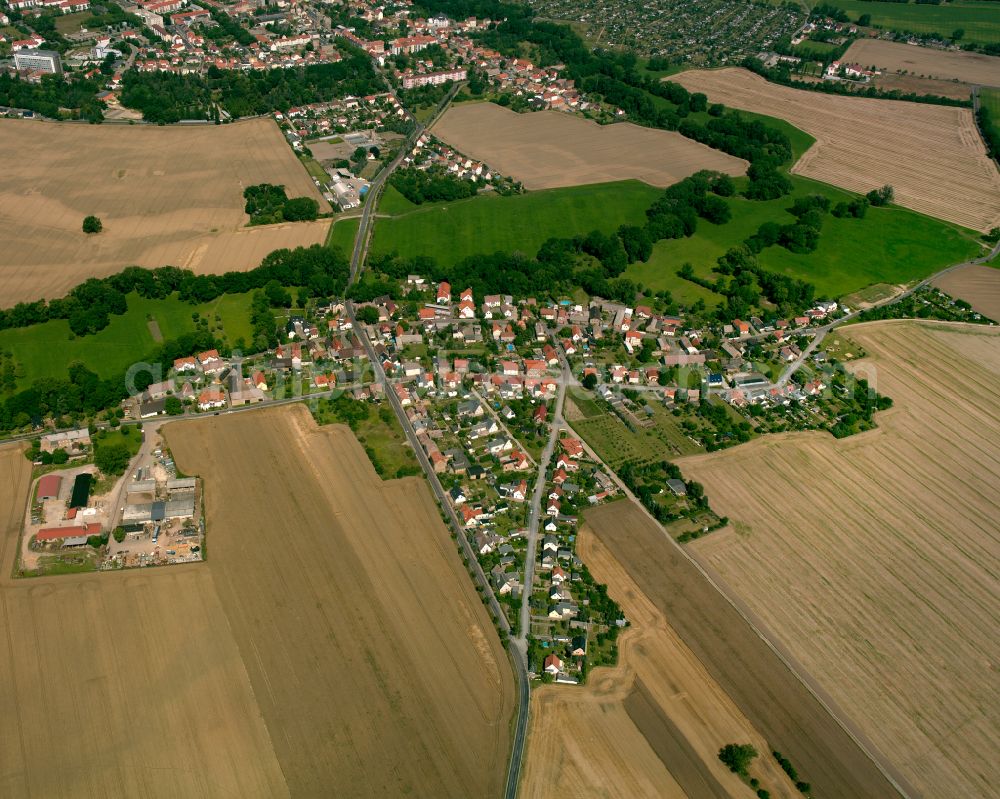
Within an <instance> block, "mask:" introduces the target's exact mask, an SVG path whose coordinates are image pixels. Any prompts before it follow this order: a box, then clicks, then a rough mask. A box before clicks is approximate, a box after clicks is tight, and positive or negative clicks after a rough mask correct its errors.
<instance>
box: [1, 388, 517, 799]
mask: <svg viewBox="0 0 1000 799" xmlns="http://www.w3.org/2000/svg"><path fill="white" fill-rule="evenodd" d="M165 432H166V437H167V441H168V442H169V444H170V446H171V448H172V450H173V453H174V455H175V457H176V459H177V463H178V465H179V467H180V468H181V469H183V470H184V471H185V472H186V473H189V474H195V473H197V474H200V475H201V476H202V477H203V478H204V479H205V484H206V495H205V501H206V513H207V522H208V531H209V532H208V539H207V541H208V549H209V557H208V561H207V562H206V563H204V564H198V565H194V566H191V567H188V566H182V567H166V568H162V569H156V570H147V571H142V572H130V573H123V572H116V573H105V574H86V575H75V576H60V577H52V578H40V579H37V580H27V581H11V579H10V578H9V577H5V578H3V579H2V580H0V603H2V607H3V614H2V615H0V625H2V626H3V628H4V629H3V633H4V635H3V636H2V637H0V642H2V645H0V663H2V664H3V665H2V669H3V672H4V674H5V675H6V679H5V680H3V681H2V682H0V708H2V709H3V713H2V714H0V741H2V742H3V744H4V745H3V746H0V795H2V796H4V797H25V796H38V797H42V796H44V797H67V799H69V798H70V797H85V798H86V797H93V798H94V799H97V797H104V796H113V797H134V796H144V797H164V798H165V799H166V797H219V796H240V797H281V796H307V797H312V796H378V797H385V796H403V795H411V796H453V797H465V796H495V795H499V794H500V792H501V788H502V785H503V780H504V776H505V771H506V765H507V757H508V750H509V746H510V725H509V722H510V718H511V714H512V712H513V691H514V687H513V681H512V675H511V670H510V665H509V661H508V660H507V658H506V655H505V653H504V651H503V648H502V647H501V646H500V643H499V641H498V639H497V636H496V634H495V632H494V631H493V630H492V627H491V625H490V622H489V618H488V615H487V613H486V611H485V609H484V607H483V606H482V604H481V602H480V601H479V599H478V596H477V595H476V593H475V591H474V589H473V587H472V583H471V581H470V580H469V578H468V576H467V575H466V574H465V572H464V570H463V568H462V566H461V561H460V559H459V558H458V556H457V554H456V552H455V550H454V544H453V542H452V541H451V539H450V538H449V536H448V533H447V529H446V528H445V527H444V525H443V524H442V522H441V520H440V517H439V515H438V513H437V510H436V507H435V505H434V502H433V500H432V498H431V496H430V493H429V492H428V490H427V488H426V486H425V485H424V484H423V483H422V482H421V481H419V480H416V479H405V480H398V481H390V482H381V481H380V480H379V478H378V477H377V476H376V475H375V473H374V470H373V469H372V468H371V466H370V464H369V462H368V459H367V457H366V456H365V454H364V451H363V450H362V449H361V447H360V445H359V444H358V443H357V441H356V439H355V438H354V436H353V435H352V434H351V433H350V431H349V430H347V428H341V427H330V428H317V427H316V426H315V424H314V423H313V421H312V418H311V417H310V416H309V414H308V412H307V411H306V410H305V409H304V408H302V407H301V406H291V407H286V408H283V409H274V410H266V411H262V412H258V413H253V414H239V415H233V416H229V417H225V416H223V417H218V418H216V417H213V418H208V419H204V420H198V421H193V422H182V423H178V424H174V425H172V426H168V427H167V428H165ZM28 477H29V464H28V463H27V461H26V460H25V459H24V458H23V456H22V455H21V454H20V452H19V451H18V450H17V449H16V448H12V447H5V448H0V533H2V536H3V537H2V539H0V545H2V548H3V549H2V557H3V560H2V562H3V574H4V575H9V574H10V570H11V558H12V555H13V550H14V547H15V544H16V541H17V532H18V531H17V519H18V518H19V517H20V514H21V513H22V512H23V508H24V502H25V494H26V492H27V488H28Z"/></svg>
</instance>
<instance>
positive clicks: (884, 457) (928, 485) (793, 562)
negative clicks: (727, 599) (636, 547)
mask: <svg viewBox="0 0 1000 799" xmlns="http://www.w3.org/2000/svg"><path fill="white" fill-rule="evenodd" d="M850 337H851V339H852V340H853V341H855V342H857V343H858V344H860V345H861V346H862V347H864V349H865V351H866V352H867V353H868V355H869V356H870V357H869V358H867V359H865V360H862V361H858V362H855V363H854V364H852V366H851V369H852V370H853V371H855V372H857V373H860V374H866V375H867V376H868V377H869V379H870V380H872V382H873V385H875V386H877V390H878V391H879V392H880V393H882V394H885V395H888V396H890V397H892V398H893V400H894V401H895V405H894V407H893V408H892V409H891V410H890V411H887V412H884V413H881V414H879V417H878V420H877V421H878V429H877V430H873V431H871V432H869V433H865V434H863V435H859V436H853V437H851V438H849V439H844V440H841V441H837V440H835V439H833V438H832V437H830V436H829V435H826V434H825V433H794V434H788V435H781V436H768V437H764V438H762V439H759V440H757V441H754V442H751V443H750V444H747V445H744V446H741V447H737V448H734V449H732V450H728V451H726V452H724V453H719V454H716V455H711V456H701V455H698V456H694V457H693V458H690V459H683V460H681V461H679V462H678V463H679V465H680V466H681V468H682V469H683V470H684V474H685V475H686V476H689V477H690V478H691V479H695V480H698V481H699V482H701V483H702V484H703V485H704V486H705V490H706V492H707V493H708V494H709V495H710V496H711V497H712V505H713V507H714V508H716V510H717V511H718V512H719V513H725V514H727V515H728V516H729V517H730V519H732V520H733V523H734V529H733V530H730V531H726V532H722V533H713V534H712V535H711V536H706V537H705V538H703V539H700V540H699V541H697V542H696V543H694V544H692V545H691V550H690V551H693V552H694V553H696V556H697V558H698V559H699V560H700V561H701V562H702V563H703V564H705V565H707V566H709V567H710V568H711V569H712V570H713V572H715V573H716V574H717V575H719V577H720V578H721V580H723V581H724V583H725V584H726V585H728V586H729V588H730V589H731V590H732V591H733V592H734V593H735V594H736V595H737V596H738V597H739V599H740V600H741V601H743V602H745V603H746V605H747V606H749V608H750V610H751V611H752V612H753V613H754V614H756V615H757V616H759V617H760V618H761V619H762V620H763V623H764V624H765V625H766V627H767V628H768V629H770V630H771V631H772V632H773V633H774V634H775V635H776V637H777V638H778V640H780V641H781V642H782V644H783V645H784V646H785V647H787V649H788V650H789V651H790V652H791V654H792V656H793V657H795V658H796V659H797V660H798V661H799V662H801V663H802V664H803V666H804V667H805V669H806V670H807V671H808V673H809V674H810V675H812V677H813V678H815V680H816V681H817V682H818V683H819V684H820V685H821V686H822V687H823V688H824V689H825V690H826V691H827V692H828V693H829V694H830V695H831V696H832V697H833V699H834V701H836V702H837V704H839V705H840V707H842V708H843V709H844V710H845V711H846V713H847V714H848V715H849V716H850V717H851V718H852V719H853V720H854V721H855V722H856V723H857V725H858V726H859V727H860V728H861V730H863V731H864V733H865V734H866V735H867V736H868V737H869V738H870V739H871V740H872V741H873V742H874V743H875V745H876V746H877V747H878V748H879V749H880V750H881V751H882V752H883V753H884V754H885V755H886V756H887V757H888V758H889V760H890V761H891V762H892V763H894V764H895V766H896V767H897V769H898V770H899V771H901V772H902V773H903V774H904V775H905V777H906V779H907V780H908V781H909V782H910V783H912V784H913V785H914V786H915V787H916V789H917V792H918V793H919V794H920V795H922V796H962V797H987V796H993V795H995V792H996V791H995V789H996V785H997V784H998V782H1000V767H998V763H997V760H996V758H995V757H994V756H993V755H994V750H995V742H996V740H997V736H998V733H1000V706H998V705H997V703H996V702H994V701H992V699H991V697H993V696H994V695H995V693H996V691H995V688H996V669H995V667H994V664H996V663H997V662H1000V642H998V639H997V636H996V631H997V629H998V625H1000V581H998V576H997V571H996V568H995V566H996V562H997V552H998V551H1000V549H998V548H1000V522H998V517H997V513H996V509H997V507H998V505H1000V411H998V406H997V402H996V397H997V395H998V393H1000V346H998V345H1000V331H998V330H997V329H995V328H994V329H990V328H984V327H981V326H965V325H954V324H951V325H950V324H943V323H916V322H895V321H893V322H876V323H872V324H868V325H858V326H855V327H852V328H851V330H850Z"/></svg>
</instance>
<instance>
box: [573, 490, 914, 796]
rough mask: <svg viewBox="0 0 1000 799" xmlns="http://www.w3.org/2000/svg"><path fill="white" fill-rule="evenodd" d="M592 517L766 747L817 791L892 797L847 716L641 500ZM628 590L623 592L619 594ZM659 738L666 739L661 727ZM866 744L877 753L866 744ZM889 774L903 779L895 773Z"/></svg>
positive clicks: (588, 517)
mask: <svg viewBox="0 0 1000 799" xmlns="http://www.w3.org/2000/svg"><path fill="white" fill-rule="evenodd" d="M714 501H715V500H714V497H713V502H714ZM586 520H587V525H588V527H589V528H590V529H591V530H592V532H593V533H594V535H595V536H596V538H597V539H598V540H599V542H600V543H601V544H602V545H603V546H604V547H606V548H607V551H608V552H609V553H610V555H611V556H612V557H613V558H614V559H615V560H616V561H617V562H618V563H620V564H621V565H622V568H624V569H625V570H626V571H627V573H628V575H629V577H630V579H631V580H632V581H634V584H635V586H637V587H638V589H639V591H641V592H642V594H644V595H645V596H646V597H647V598H648V600H649V602H650V603H651V604H652V605H653V606H654V607H655V608H656V610H657V611H658V612H659V613H660V614H661V615H662V616H663V617H664V618H665V619H666V620H667V622H668V623H669V625H670V626H671V627H672V628H673V629H674V630H675V631H676V634H677V636H678V637H679V638H680V640H681V641H682V642H683V644H684V646H686V647H687V648H688V649H690V651H691V652H692V653H693V654H694V656H695V657H696V658H697V659H698V660H699V661H700V663H701V665H702V666H703V667H704V669H705V671H706V672H707V673H708V674H709V675H710V677H711V678H712V679H713V680H714V681H715V682H716V683H718V685H719V686H720V687H721V689H722V691H724V692H725V694H726V695H728V697H729V698H730V700H731V701H732V702H733V703H734V704H735V706H736V707H737V708H739V710H740V712H741V713H743V715H744V716H745V717H746V718H747V719H749V722H750V723H751V724H752V725H753V727H754V728H756V729H757V730H758V732H759V734H760V735H761V736H762V737H763V738H764V739H765V740H766V741H767V744H768V748H767V750H766V751H768V752H769V751H771V749H772V748H773V749H777V750H778V751H780V752H782V753H783V754H784V755H785V756H786V757H788V758H789V759H790V760H791V761H792V763H793V764H794V766H795V768H796V770H797V771H798V773H799V775H800V779H803V780H805V781H807V782H809V783H810V784H811V785H812V789H813V791H814V793H815V795H816V796H824V797H838V799H840V798H841V797H842V798H843V799H857V797H860V796H865V797H868V796H871V797H876V796H877V797H890V796H895V795H896V790H895V788H894V786H893V784H892V783H891V782H890V781H889V780H888V779H887V778H886V776H884V774H883V773H882V772H880V771H879V769H878V768H877V767H876V765H875V764H874V762H873V761H872V760H871V759H870V758H869V756H868V755H866V754H865V752H864V751H863V750H862V749H861V747H860V746H859V745H858V743H857V740H861V739H863V735H862V734H861V733H860V732H859V731H858V730H856V729H853V728H852V730H851V732H852V734H853V735H854V736H855V738H854V739H852V737H850V736H849V735H848V733H847V732H846V731H845V729H844V728H843V727H842V726H841V724H842V723H844V722H838V721H837V720H835V719H834V717H833V716H832V715H831V713H830V711H829V709H828V708H829V707H830V706H832V705H831V702H830V699H829V697H828V696H826V695H823V694H822V693H821V691H819V689H818V688H817V686H815V684H813V683H812V682H810V683H809V688H807V687H806V685H805V684H804V682H803V681H802V680H803V679H804V680H808V675H805V676H802V671H801V669H800V668H798V666H796V672H797V673H798V674H799V675H800V676H802V679H800V677H799V676H796V673H793V672H792V671H791V670H790V668H789V666H788V665H787V663H794V660H793V659H792V658H791V657H790V656H789V655H788V653H787V652H782V656H781V657H779V655H778V654H777V653H776V651H775V650H774V649H772V648H771V647H770V646H768V644H767V643H765V642H764V640H763V639H762V638H761V637H760V636H759V635H758V633H757V631H756V630H755V629H754V628H753V627H751V626H750V624H749V623H748V621H747V617H749V618H752V616H749V614H747V611H746V609H745V607H741V608H740V610H737V607H736V606H735V605H734V604H731V603H730V602H729V601H728V600H727V599H726V597H724V596H723V595H722V594H721V593H720V592H719V591H718V590H717V589H716V588H715V587H714V586H713V585H712V584H711V583H710V582H709V581H708V580H707V579H706V578H705V576H704V575H703V574H702V573H701V572H700V571H699V569H698V568H697V567H696V565H695V564H694V563H693V562H692V561H691V560H690V559H688V558H687V557H685V555H684V553H683V552H682V551H681V550H680V548H679V547H678V545H676V544H675V543H673V542H672V541H671V540H670V539H669V537H668V535H667V533H666V532H665V531H664V530H663V528H662V527H661V526H660V525H659V524H657V523H656V522H655V521H654V520H653V519H652V518H651V517H650V516H648V515H647V514H646V513H645V512H644V510H643V508H642V507H641V506H640V505H638V504H637V503H635V502H631V501H628V502H624V501H623V502H614V503H612V504H610V505H604V506H601V507H599V508H595V509H593V510H591V511H588V512H587V514H586ZM713 535H715V534H713ZM596 573H597V572H595V574H596ZM613 579H614V578H613V577H609V583H612V584H609V594H610V595H611V596H612V597H615V598H617V597H616V594H615V591H614V585H613V582H612V581H613ZM628 596H629V594H628V592H627V591H626V592H625V593H624V596H623V598H622V599H624V600H627V598H628ZM741 611H742V613H743V614H747V617H745V616H744V615H741ZM754 622H755V623H756V622H757V620H756V619H754ZM782 657H784V660H782ZM818 697H822V699H823V702H826V705H824V704H823V702H821V701H820V699H819V698H818ZM646 704H647V705H648V703H646ZM663 707H664V708H667V707H669V705H664V706H663ZM841 715H842V714H841ZM849 721H850V720H849V719H848V720H847V722H846V723H847V724H848V725H849ZM657 726H660V727H661V729H662V727H663V725H662V724H661V725H657ZM652 737H653V736H651V738H652ZM655 737H656V738H657V739H659V740H663V739H664V737H665V736H664V734H663V733H662V732H661V733H660V734H659V735H658V736H655ZM675 737H676V736H675ZM723 743H733V741H725V742H723ZM719 745H720V746H721V745H722V744H721V743H720V744H719ZM866 746H867V748H868V749H869V751H871V750H872V747H871V745H870V743H868V742H866ZM716 751H717V750H716ZM893 776H894V778H895V779H896V781H897V782H899V783H903V782H904V781H903V780H902V778H901V777H900V775H899V774H898V773H897V774H894V775H893ZM693 795H694V796H699V795H700V793H698V792H695V793H694V794H693Z"/></svg>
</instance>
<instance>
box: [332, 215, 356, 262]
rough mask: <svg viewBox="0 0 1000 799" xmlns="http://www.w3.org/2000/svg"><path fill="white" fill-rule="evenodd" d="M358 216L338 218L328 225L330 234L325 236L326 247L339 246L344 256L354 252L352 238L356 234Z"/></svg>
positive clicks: (349, 255)
mask: <svg viewBox="0 0 1000 799" xmlns="http://www.w3.org/2000/svg"><path fill="white" fill-rule="evenodd" d="M358 224H359V217H356V216H355V217H348V218H347V219H338V220H336V221H335V222H334V223H333V225H332V226H331V227H330V234H329V235H328V236H327V239H326V244H327V246H328V247H339V248H340V249H341V250H342V251H343V253H344V255H345V257H347V258H348V259H349V258H350V257H351V253H352V252H354V239H355V237H356V236H357V235H358Z"/></svg>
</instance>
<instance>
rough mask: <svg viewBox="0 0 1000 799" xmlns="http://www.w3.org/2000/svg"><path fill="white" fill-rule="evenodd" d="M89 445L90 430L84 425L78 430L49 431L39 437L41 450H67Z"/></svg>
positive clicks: (70, 450)
mask: <svg viewBox="0 0 1000 799" xmlns="http://www.w3.org/2000/svg"><path fill="white" fill-rule="evenodd" d="M89 446H90V431H89V430H88V429H87V428H86V427H81V428H80V429H79V430H67V431H65V432H62V433H49V434H48V435H47V436H42V438H41V450H42V452H55V451H56V450H57V449H64V450H66V451H67V452H72V451H75V450H79V449H81V448H82V447H89Z"/></svg>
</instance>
